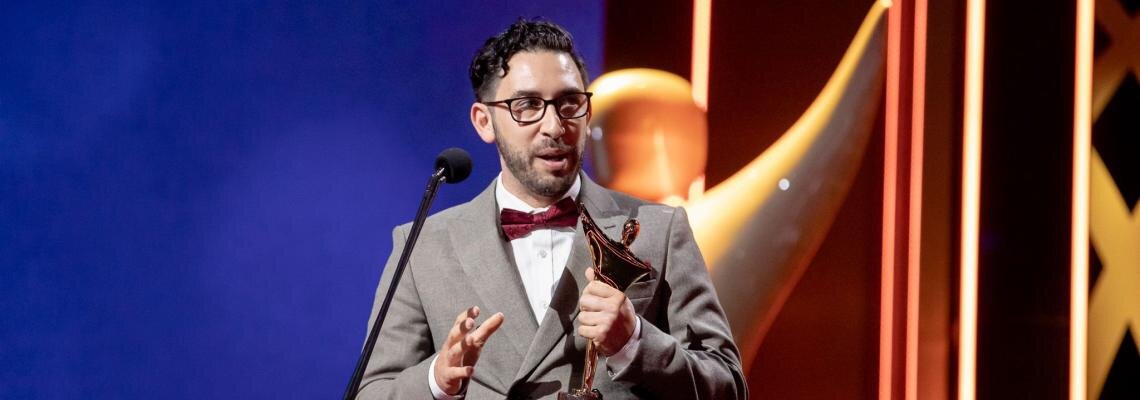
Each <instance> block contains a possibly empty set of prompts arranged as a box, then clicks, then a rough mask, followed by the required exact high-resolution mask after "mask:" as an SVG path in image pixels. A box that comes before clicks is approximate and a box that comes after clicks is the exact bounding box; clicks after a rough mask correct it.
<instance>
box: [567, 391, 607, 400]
mask: <svg viewBox="0 0 1140 400" xmlns="http://www.w3.org/2000/svg"><path fill="white" fill-rule="evenodd" d="M558 400H602V392H599V391H598V389H593V390H590V391H586V390H585V389H574V390H571V391H570V393H565V392H559V393H558Z"/></svg>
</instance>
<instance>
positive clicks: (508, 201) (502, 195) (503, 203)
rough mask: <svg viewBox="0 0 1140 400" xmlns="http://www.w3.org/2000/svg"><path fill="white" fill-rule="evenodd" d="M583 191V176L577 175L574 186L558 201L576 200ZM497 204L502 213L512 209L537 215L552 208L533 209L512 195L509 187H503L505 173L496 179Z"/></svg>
mask: <svg viewBox="0 0 1140 400" xmlns="http://www.w3.org/2000/svg"><path fill="white" fill-rule="evenodd" d="M581 189H582V176H581V175H580V174H579V175H575V176H574V184H573V185H570V190H567V191H566V194H564V195H562V198H560V199H558V200H562V199H565V198H567V197H569V198H572V199H576V198H578V191H579V190H581ZM495 202H496V203H498V205H499V211H500V212H502V211H503V209H504V208H510V209H512V210H519V211H522V212H525V213H535V212H541V211H546V209H547V208H550V207H542V208H535V207H531V206H530V204H527V203H526V202H525V201H522V199H520V198H518V196H515V194H514V193H511V191H510V190H507V187H506V186H504V185H503V173H502V172H500V173H499V176H498V177H497V178H495Z"/></svg>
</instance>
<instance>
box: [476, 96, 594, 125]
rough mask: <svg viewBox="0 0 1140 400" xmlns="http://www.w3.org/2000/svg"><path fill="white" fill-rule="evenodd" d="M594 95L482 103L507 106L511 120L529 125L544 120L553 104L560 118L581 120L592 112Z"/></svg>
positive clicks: (516, 98) (528, 98)
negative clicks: (591, 105) (549, 106)
mask: <svg viewBox="0 0 1140 400" xmlns="http://www.w3.org/2000/svg"><path fill="white" fill-rule="evenodd" d="M593 95H594V94H593V93H590V92H579V93H569V94H564V95H562V96H559V97H557V98H555V99H553V100H547V99H544V98H541V97H531V96H528V97H515V98H513V99H506V100H498V101H484V102H482V103H483V104H486V105H489V106H493V105H498V104H506V106H507V109H508V110H510V111H511V118H512V119H514V120H515V122H518V123H520V124H528V123H531V122H538V121H540V120H542V117H545V116H546V106H547V105H551V104H553V105H554V111H555V112H557V113H558V118H562V119H574V118H581V117H583V116H585V115H586V113H588V112H590V97H591V96H593Z"/></svg>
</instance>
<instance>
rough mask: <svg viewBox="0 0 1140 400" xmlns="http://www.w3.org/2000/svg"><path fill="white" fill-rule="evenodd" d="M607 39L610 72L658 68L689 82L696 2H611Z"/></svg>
mask: <svg viewBox="0 0 1140 400" xmlns="http://www.w3.org/2000/svg"><path fill="white" fill-rule="evenodd" d="M605 37H606V46H605V52H604V54H605V70H606V71H614V70H618V69H623V68H654V69H659V70H663V71H668V72H672V73H674V74H677V75H680V76H681V77H683V78H685V79H689V74H690V72H689V71H690V63H691V62H692V47H693V1H692V0H660V1H654V0H622V1H608V2H606V22H605ZM596 75H601V74H596Z"/></svg>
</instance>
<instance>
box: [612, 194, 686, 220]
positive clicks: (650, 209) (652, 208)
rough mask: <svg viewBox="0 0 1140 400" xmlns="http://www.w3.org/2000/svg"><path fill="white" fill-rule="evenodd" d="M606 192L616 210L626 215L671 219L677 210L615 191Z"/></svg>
mask: <svg viewBox="0 0 1140 400" xmlns="http://www.w3.org/2000/svg"><path fill="white" fill-rule="evenodd" d="M606 191H607V192H609V195H610V197H611V198H613V200H614V204H616V205H617V207H618V209H620V210H622V212H624V213H626V214H630V215H638V216H639V217H640V216H642V214H647V215H645V216H646V217H648V216H650V215H653V216H657V215H665V216H669V217H670V218H671V216H672V215H673V213H674V212H675V211H677V210H678V208H677V207H673V206H670V205H665V204H661V203H655V202H652V201H647V200H643V199H640V198H637V197H633V196H630V195H628V194H625V193H622V192H618V191H615V190H610V189H606Z"/></svg>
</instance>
